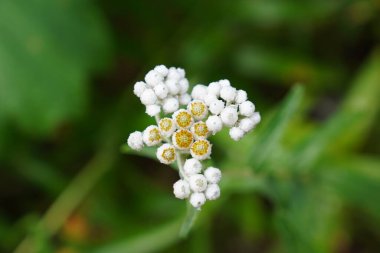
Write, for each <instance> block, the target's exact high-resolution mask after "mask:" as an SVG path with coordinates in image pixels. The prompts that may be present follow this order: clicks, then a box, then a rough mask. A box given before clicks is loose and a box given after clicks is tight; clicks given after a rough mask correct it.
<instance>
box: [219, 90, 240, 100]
mask: <svg viewBox="0 0 380 253" xmlns="http://www.w3.org/2000/svg"><path fill="white" fill-rule="evenodd" d="M220 97H221V98H223V99H224V100H226V101H227V102H232V101H234V100H235V97H236V88H234V87H232V86H225V87H223V88H222V89H221V90H220Z"/></svg>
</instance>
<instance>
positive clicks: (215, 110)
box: [209, 100, 224, 115]
mask: <svg viewBox="0 0 380 253" xmlns="http://www.w3.org/2000/svg"><path fill="white" fill-rule="evenodd" d="M223 109H224V102H223V101H222V100H214V101H212V102H211V103H210V105H209V110H210V112H211V113H212V114H214V115H218V114H220V113H221V112H222V111H223Z"/></svg>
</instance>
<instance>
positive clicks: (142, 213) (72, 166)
mask: <svg viewBox="0 0 380 253" xmlns="http://www.w3.org/2000/svg"><path fill="white" fill-rule="evenodd" d="M379 42H380V1H379V0H363V1H348V0H334V1H332V0H309V1H301V0H300V1H295V0H293V1H292V0H287V1H270V0H256V1H248V0H234V1H232V0H224V1H223V0H219V1H216V0H209V1H201V0H194V1H175V0H166V1H148V0H139V1H121V0H108V1H106V0H99V1H86V0H28V1H22V0H2V1H0V166H1V168H0V252H13V251H14V250H15V249H16V248H17V250H16V251H15V252H18V253H23V252H56V253H76V252H95V253H118V252H127V253H129V252H197V253H198V252H199V253H202V252H234V253H236V252H275V253H276V252H278V253H280V252H289V253H294V252H301V253H310V252H312V253H313V252H321V253H322V252H339V253H351V252H352V253H353V252H360V253H361V252H363V253H364V252H380V229H379V226H380V155H379V154H380V131H379V130H380V127H379V126H380V117H379V108H380V107H379V103H380V47H379V46H380V43H379ZM158 64H165V65H167V66H178V67H182V68H184V69H185V70H186V71H187V77H188V78H189V80H190V82H191V84H193V85H194V84H196V83H205V84H208V83H209V82H211V81H215V80H219V79H223V78H227V79H230V80H231V82H232V84H233V85H234V86H236V87H238V88H241V89H245V90H247V92H248V94H249V98H250V99H251V100H253V101H254V102H255V104H256V107H257V108H258V110H259V111H260V112H261V115H262V119H263V120H262V123H261V124H260V125H259V127H258V128H257V129H255V131H253V132H252V133H251V134H249V135H247V136H246V137H245V138H244V139H243V140H242V141H241V142H233V141H232V140H231V139H230V138H229V137H228V133H227V132H223V133H221V134H219V135H218V136H215V137H213V138H212V141H213V143H214V148H213V161H214V163H215V165H217V166H218V167H220V168H221V170H222V171H223V176H224V177H223V180H222V197H221V198H220V199H219V200H217V201H214V202H208V203H207V204H206V205H205V206H204V207H203V208H202V212H201V213H200V215H199V217H198V219H197V220H196V222H195V226H194V228H193V229H192V231H191V232H190V234H189V236H188V238H186V239H181V238H179V237H178V230H179V227H180V224H181V222H182V221H183V218H184V216H185V212H186V204H185V202H184V201H180V200H177V199H175V198H174V196H173V194H172V184H173V183H174V182H175V181H176V180H177V178H178V175H177V173H176V172H175V171H174V170H172V169H171V168H169V167H167V166H164V165H162V164H159V163H158V162H157V161H156V160H153V159H150V158H149V157H144V156H143V155H142V156H141V154H140V156H136V155H135V154H128V153H125V152H123V151H125V150H124V149H120V147H122V145H123V144H124V143H125V142H126V138H127V137H128V134H129V133H130V132H132V131H135V130H143V129H144V128H145V127H146V126H147V125H148V124H151V123H153V122H154V121H153V119H152V118H150V117H149V116H147V115H145V114H144V110H145V109H144V107H143V106H142V105H141V104H140V102H139V100H138V98H137V97H135V96H134V95H133V84H134V82H136V81H137V80H142V79H143V78H144V75H145V73H146V72H147V71H148V70H150V69H151V68H153V67H154V66H155V65H158ZM295 83H301V85H294V84H295Z"/></svg>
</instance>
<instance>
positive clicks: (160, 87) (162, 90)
mask: <svg viewBox="0 0 380 253" xmlns="http://www.w3.org/2000/svg"><path fill="white" fill-rule="evenodd" d="M153 90H154V93H155V94H156V96H157V97H158V98H160V99H165V98H166V97H167V96H168V93H169V89H168V87H167V86H166V85H165V84H164V83H162V82H161V83H159V84H157V85H156V86H154V88H153Z"/></svg>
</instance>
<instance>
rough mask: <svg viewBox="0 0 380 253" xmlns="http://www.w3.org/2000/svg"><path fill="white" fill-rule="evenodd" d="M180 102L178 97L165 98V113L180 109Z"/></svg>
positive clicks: (163, 106)
mask: <svg viewBox="0 0 380 253" xmlns="http://www.w3.org/2000/svg"><path fill="white" fill-rule="evenodd" d="M178 107H179V102H178V99H176V98H167V99H165V100H164V103H163V105H162V108H163V109H164V112H165V113H172V112H175V111H177V110H178Z"/></svg>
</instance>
